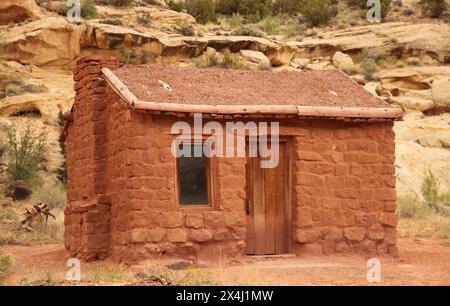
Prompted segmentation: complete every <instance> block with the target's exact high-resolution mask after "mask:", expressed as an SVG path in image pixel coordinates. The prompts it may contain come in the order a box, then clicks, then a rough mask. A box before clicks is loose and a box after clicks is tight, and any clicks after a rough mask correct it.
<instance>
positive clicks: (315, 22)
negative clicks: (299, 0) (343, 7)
mask: <svg viewBox="0 0 450 306" xmlns="http://www.w3.org/2000/svg"><path fill="white" fill-rule="evenodd" d="M301 12H302V14H303V17H304V19H305V21H306V22H307V23H308V24H310V25H312V26H319V25H322V24H326V23H328V21H329V20H330V19H331V17H332V12H331V1H330V0H309V1H307V2H306V4H305V5H304V6H303V7H302V8H301Z"/></svg>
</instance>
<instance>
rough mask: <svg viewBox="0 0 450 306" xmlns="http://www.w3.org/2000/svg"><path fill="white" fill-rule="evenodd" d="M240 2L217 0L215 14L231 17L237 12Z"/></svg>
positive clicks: (239, 0) (237, 0) (235, 0)
mask: <svg viewBox="0 0 450 306" xmlns="http://www.w3.org/2000/svg"><path fill="white" fill-rule="evenodd" d="M240 3H241V0H217V4H216V12H217V13H219V14H223V15H233V14H235V13H237V12H238V11H239V5H240Z"/></svg>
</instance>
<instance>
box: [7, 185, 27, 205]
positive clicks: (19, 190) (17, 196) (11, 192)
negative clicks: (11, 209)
mask: <svg viewBox="0 0 450 306" xmlns="http://www.w3.org/2000/svg"><path fill="white" fill-rule="evenodd" d="M32 193H33V191H32V190H31V189H30V188H29V187H28V186H27V185H25V183H24V182H22V181H12V182H10V183H9V184H8V186H6V196H7V197H11V198H13V200H14V201H23V200H27V199H29V198H30V196H31V194H32Z"/></svg>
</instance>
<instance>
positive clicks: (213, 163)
mask: <svg viewBox="0 0 450 306" xmlns="http://www.w3.org/2000/svg"><path fill="white" fill-rule="evenodd" d="M175 141H183V142H184V144H189V145H196V144H200V142H199V141H198V140H193V139H192V138H189V137H187V138H186V139H177V140H175ZM205 142H206V137H202V140H201V144H202V145H203V144H204V143H205ZM205 158H206V167H205V168H206V185H207V192H208V203H207V204H181V203H180V192H181V188H180V173H179V161H178V158H177V157H176V156H174V165H175V175H174V177H175V207H176V209H178V210H182V211H193V212H196V211H212V210H217V205H216V194H215V192H216V187H215V186H216V175H217V158H216V157H205Z"/></svg>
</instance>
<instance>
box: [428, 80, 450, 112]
mask: <svg viewBox="0 0 450 306" xmlns="http://www.w3.org/2000/svg"><path fill="white" fill-rule="evenodd" d="M431 91H432V92H433V97H434V103H435V105H436V107H444V108H447V107H450V77H446V78H439V79H436V80H433V83H432V86H431Z"/></svg>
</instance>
